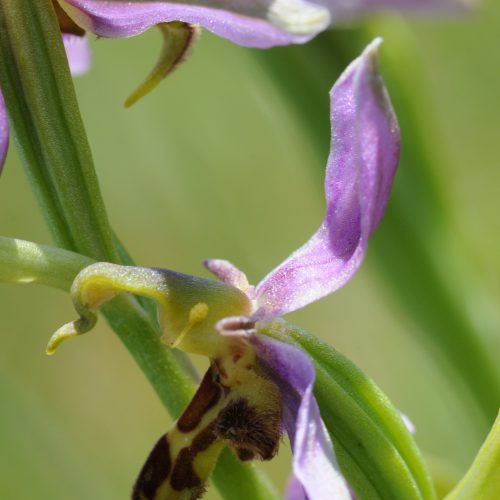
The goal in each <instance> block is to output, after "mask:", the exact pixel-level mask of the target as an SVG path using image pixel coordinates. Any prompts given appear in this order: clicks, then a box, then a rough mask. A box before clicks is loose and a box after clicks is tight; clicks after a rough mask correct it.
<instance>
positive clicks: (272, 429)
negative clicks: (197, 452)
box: [215, 398, 281, 460]
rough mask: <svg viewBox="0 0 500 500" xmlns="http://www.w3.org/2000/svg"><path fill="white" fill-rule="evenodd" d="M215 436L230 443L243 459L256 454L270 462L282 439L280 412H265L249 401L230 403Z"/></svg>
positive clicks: (221, 412)
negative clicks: (240, 453)
mask: <svg viewBox="0 0 500 500" xmlns="http://www.w3.org/2000/svg"><path fill="white" fill-rule="evenodd" d="M216 423H217V425H216V428H215V433H216V435H217V436H218V437H220V438H221V439H224V440H226V441H229V443H230V444H231V446H232V447H234V448H236V449H237V450H238V455H239V450H244V451H243V459H245V458H246V457H247V456H249V454H250V453H253V454H254V455H255V456H257V457H258V458H261V459H262V460H270V459H271V458H273V457H274V455H275V454H276V452H277V451H278V446H279V441H280V437H281V410H280V409H278V410H277V411H275V410H273V409H263V408H258V407H256V406H253V405H251V404H250V403H249V402H248V401H247V400H246V399H244V398H239V399H235V400H234V401H231V402H230V403H229V404H228V405H227V406H226V407H225V408H224V409H222V410H221V411H220V413H219V415H218V417H217V420H216Z"/></svg>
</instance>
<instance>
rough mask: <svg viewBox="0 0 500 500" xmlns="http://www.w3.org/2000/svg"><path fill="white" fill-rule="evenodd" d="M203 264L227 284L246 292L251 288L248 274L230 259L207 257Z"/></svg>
mask: <svg viewBox="0 0 500 500" xmlns="http://www.w3.org/2000/svg"><path fill="white" fill-rule="evenodd" d="M203 265H204V266H205V267H206V268H207V269H208V270H209V271H210V272H211V273H212V274H214V275H215V276H217V278H219V279H220V280H221V281H222V282H223V283H226V285H231V286H234V287H236V288H238V289H239V290H241V291H242V292H245V293H247V292H248V291H249V290H251V287H250V285H249V283H248V279H247V276H246V274H245V273H244V272H243V271H240V270H239V269H238V268H237V267H236V266H235V265H233V264H231V262H229V261H228V260H222V259H207V260H205V261H203Z"/></svg>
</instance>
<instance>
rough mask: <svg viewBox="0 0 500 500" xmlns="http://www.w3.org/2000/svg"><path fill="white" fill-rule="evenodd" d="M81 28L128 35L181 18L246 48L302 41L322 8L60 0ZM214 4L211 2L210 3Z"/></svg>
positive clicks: (230, 1) (287, 1) (321, 19)
mask: <svg viewBox="0 0 500 500" xmlns="http://www.w3.org/2000/svg"><path fill="white" fill-rule="evenodd" d="M62 3H63V5H64V8H65V10H67V11H68V13H69V14H70V16H71V17H72V18H73V19H74V20H75V21H76V22H77V23H78V24H79V25H80V26H82V27H83V28H85V29H87V30H89V31H92V32H93V33H96V34H97V35H99V36H104V37H112V38H119V37H128V36H133V35H137V34H139V33H142V32H144V31H145V30H147V29H148V28H150V27H151V26H154V25H155V24H159V23H164V22H171V21H183V22H185V23H190V24H199V25H201V26H202V27H204V28H206V29H207V30H209V31H211V32H213V33H215V34H216V35H219V36H221V37H223V38H227V39H229V40H231V41H232V42H234V43H237V44H239V45H244V46H247V47H257V48H268V47H272V46H275V45H288V44H290V43H304V42H306V41H308V40H310V39H311V38H312V37H314V36H315V35H316V34H317V33H319V32H320V31H322V30H324V29H325V28H326V27H327V26H328V24H329V22H330V16H329V13H328V10H327V9H325V8H323V7H320V6H318V5H317V4H316V3H315V2H309V1H307V0H261V1H259V2H249V1H248V0H226V1H224V0H220V1H217V2H210V1H208V0H198V1H191V2H182V3H181V2H162V1H149V2H148V1H138V0H136V1H132V2H130V1H125V0H115V1H102V0H64V2H62ZM211 4H216V7H211V6H210V5H211Z"/></svg>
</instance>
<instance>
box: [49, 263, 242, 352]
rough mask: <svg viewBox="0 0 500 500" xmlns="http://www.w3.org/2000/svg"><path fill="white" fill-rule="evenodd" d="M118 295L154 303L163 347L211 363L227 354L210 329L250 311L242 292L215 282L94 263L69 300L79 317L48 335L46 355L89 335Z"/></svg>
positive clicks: (221, 339)
mask: <svg viewBox="0 0 500 500" xmlns="http://www.w3.org/2000/svg"><path fill="white" fill-rule="evenodd" d="M120 293H131V294H134V295H140V296H144V297H148V298H150V299H153V300H154V301H155V302H156V303H157V304H158V315H159V320H160V325H161V328H162V331H163V338H164V340H165V342H166V343H167V344H169V345H170V346H172V347H178V348H180V349H182V350H184V351H188V352H195V353H198V354H203V355H206V356H209V357H211V358H217V357H219V356H220V355H221V354H222V353H223V352H226V350H227V346H226V343H227V342H226V341H225V339H224V337H221V335H220V334H219V333H218V332H217V331H216V329H215V324H216V323H217V322H218V321H219V320H221V319H222V318H225V317H227V316H231V315H244V314H249V313H250V311H251V303H250V301H249V299H248V297H247V296H246V295H245V294H244V293H243V292H241V291H240V290H238V289H236V288H234V287H232V286H230V285H226V284H224V283H221V282H219V281H215V280H211V279H206V278H198V277H195V276H189V275H186V274H182V273H176V272H174V271H169V270H166V269H157V268H150V267H132V266H120V265H116V264H110V263H107V262H99V263H96V264H92V265H90V266H88V267H86V268H85V269H83V270H82V271H81V272H80V273H79V274H78V276H77V277H76V278H75V281H74V282H73V285H72V287H71V296H72V299H73V304H74V306H75V309H76V311H77V312H78V314H79V315H80V317H79V318H78V319H77V320H75V321H72V322H70V323H67V324H65V325H64V326H62V327H61V328H60V329H59V330H57V331H56V333H54V335H52V337H51V339H50V340H49V343H48V345H47V353H48V354H53V353H54V352H55V351H56V349H57V348H58V347H59V345H60V344H61V343H62V342H64V341H65V340H66V339H68V338H71V337H75V336H78V335H81V334H83V333H86V332H88V331H89V330H91V329H92V328H93V327H94V325H95V323H96V320H97V318H96V312H97V311H98V310H99V309H100V308H101V307H102V306H103V305H104V304H105V303H106V302H108V301H109V300H111V299H112V298H113V297H115V296H116V295H117V294H120Z"/></svg>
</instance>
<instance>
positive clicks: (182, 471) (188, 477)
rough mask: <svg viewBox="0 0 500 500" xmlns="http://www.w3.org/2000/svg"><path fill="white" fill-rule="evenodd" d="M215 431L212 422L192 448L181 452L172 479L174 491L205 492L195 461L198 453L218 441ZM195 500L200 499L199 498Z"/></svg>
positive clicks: (197, 438) (193, 443)
mask: <svg viewBox="0 0 500 500" xmlns="http://www.w3.org/2000/svg"><path fill="white" fill-rule="evenodd" d="M214 430H215V422H212V423H211V424H210V425H208V426H207V427H206V428H205V429H204V430H203V431H202V432H200V434H198V435H197V436H196V437H195V438H194V440H193V442H192V443H191V446H188V447H187V448H183V449H182V450H181V451H180V452H179V455H178V456H177V459H176V461H175V464H174V468H173V470H172V478H171V479H170V484H171V485H172V488H173V489H174V490H176V491H182V490H184V489H186V488H187V489H194V490H195V492H203V481H202V480H201V479H200V478H199V477H198V476H197V475H196V471H195V470H194V468H193V461H194V459H195V458H196V455H198V453H201V452H202V451H205V450H206V449H207V448H208V447H209V446H210V445H211V444H212V443H213V442H214V441H215V440H216V438H217V437H216V435H215V433H214ZM198 494H199V493H198ZM194 498H198V496H195V497H194Z"/></svg>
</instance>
